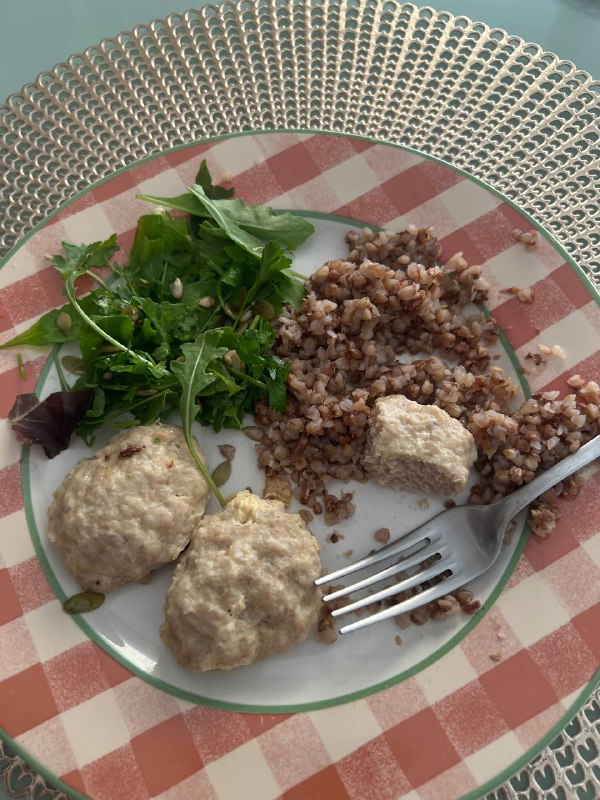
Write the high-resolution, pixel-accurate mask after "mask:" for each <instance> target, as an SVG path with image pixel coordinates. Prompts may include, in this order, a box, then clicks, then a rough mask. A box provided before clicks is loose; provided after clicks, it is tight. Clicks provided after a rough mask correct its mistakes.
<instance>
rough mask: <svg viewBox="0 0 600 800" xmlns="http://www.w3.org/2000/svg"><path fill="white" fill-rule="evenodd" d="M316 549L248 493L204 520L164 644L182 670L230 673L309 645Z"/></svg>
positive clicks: (179, 577)
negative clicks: (262, 659) (276, 654)
mask: <svg viewBox="0 0 600 800" xmlns="http://www.w3.org/2000/svg"><path fill="white" fill-rule="evenodd" d="M320 574H321V564H320V561H319V543H318V542H317V540H316V539H315V538H314V536H313V535H312V534H311V533H310V531H309V530H308V528H307V527H306V525H305V524H304V522H303V521H302V518H301V517H300V515H299V514H289V513H287V512H286V511H285V509H284V507H283V505H282V503H280V502H279V501H277V500H275V501H272V500H263V499H262V498H259V497H257V496H256V495H253V494H252V493H251V492H247V491H245V492H240V493H239V494H237V495H236V496H235V497H234V498H233V499H232V500H231V501H230V502H229V503H228V504H227V505H226V506H225V508H223V509H222V510H221V511H220V512H219V513H218V514H214V515H213V516H209V517H206V518H205V519H203V520H202V522H201V523H200V524H199V525H198V527H197V528H196V530H195V531H194V534H193V536H192V543H191V545H190V548H189V550H188V551H187V552H186V553H185V555H184V556H183V558H182V560H181V562H180V563H179V564H178V565H177V567H176V569H175V576H174V578H173V583H172V585H171V588H170V589H169V591H168V592H167V600H166V604H165V620H166V621H165V623H164V624H163V626H162V628H161V631H160V632H161V636H162V639H163V641H164V642H165V644H167V645H168V647H170V648H171V650H172V651H173V653H174V654H175V657H176V658H177V661H178V662H179V663H180V664H181V666H183V667H188V668H189V669H192V670H194V671H195V672H205V671H207V670H210V669H233V668H234V667H241V666H244V665H245V664H250V663H252V662H253V661H255V660H256V659H259V658H265V657H266V656H268V655H271V654H272V653H280V652H282V651H283V650H288V649H289V648H290V647H293V646H294V645H295V644H299V643H300V642H302V641H304V640H305V639H306V638H307V636H308V635H309V633H310V631H311V629H312V628H313V626H314V625H315V624H316V622H317V617H318V614H319V609H320V608H321V592H320V591H319V589H318V588H317V587H316V586H315V584H314V582H315V580H316V579H317V578H318V577H319V575H320Z"/></svg>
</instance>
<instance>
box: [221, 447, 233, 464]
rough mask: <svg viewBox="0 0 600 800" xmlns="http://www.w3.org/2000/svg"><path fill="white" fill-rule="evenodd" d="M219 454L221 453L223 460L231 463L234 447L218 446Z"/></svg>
mask: <svg viewBox="0 0 600 800" xmlns="http://www.w3.org/2000/svg"><path fill="white" fill-rule="evenodd" d="M219 453H221V455H222V456H223V458H226V459H227V460H228V461H231V460H232V459H233V457H234V455H235V447H234V446H233V445H232V444H220V445H219Z"/></svg>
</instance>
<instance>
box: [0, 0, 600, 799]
mask: <svg viewBox="0 0 600 800" xmlns="http://www.w3.org/2000/svg"><path fill="white" fill-rule="evenodd" d="M599 88H600V85H599V84H598V83H595V82H594V81H593V80H592V78H591V77H590V76H589V75H588V74H587V73H585V72H582V71H581V70H578V69H577V68H576V67H575V66H574V65H573V64H571V63H570V62H566V61H561V60H560V59H559V58H558V57H557V56H555V55H553V54H552V53H547V52H544V51H543V50H542V49H541V48H540V47H539V46H538V45H535V44H527V43H525V42H524V41H523V40H522V39H520V38H518V37H516V36H510V35H509V34H507V33H506V32H505V31H502V30H499V29H490V28H489V27H487V26H486V25H484V24H482V23H477V22H472V21H471V20H469V19H467V18H466V17H455V16H453V15H451V14H449V13H446V12H443V11H435V10H433V9H431V8H427V7H419V8H418V7H415V6H413V5H410V4H399V3H396V2H391V1H390V0H351V1H350V2H334V1H333V0H332V1H331V2H329V1H328V0H311V1H310V2H309V0H305V2H302V0H255V2H239V3H236V4H233V3H228V2H227V3H222V4H220V5H207V6H203V7H202V8H201V9H199V10H191V11H189V12H187V13H186V14H181V15H173V16H170V17H168V18H167V19H165V20H155V21H154V22H152V23H150V24H148V25H140V26H138V27H137V28H135V29H134V30H133V31H131V32H128V33H123V34H121V35H119V36H118V37H116V38H115V39H107V40H104V41H103V42H101V43H100V44H99V45H97V46H95V47H91V48H89V49H88V50H86V51H85V53H83V54H80V55H77V56H73V57H71V58H70V59H69V60H68V62H67V63H65V64H59V65H57V66H56V67H55V68H54V69H52V70H51V71H50V72H46V73H43V74H42V75H40V76H39V77H38V79H37V80H36V81H35V83H32V84H28V85H27V86H25V87H24V88H23V89H22V90H21V91H20V92H18V93H17V94H14V95H12V96H11V97H9V98H8V101H7V103H6V105H5V106H3V107H1V108H0V141H1V144H0V152H1V153H2V159H3V162H4V169H3V170H2V173H1V174H0V217H1V218H2V219H3V226H2V231H1V235H0V255H5V254H6V253H7V252H9V250H10V248H11V247H12V246H13V245H14V244H16V243H17V242H18V241H19V240H20V239H21V238H22V237H23V236H24V235H25V234H26V233H27V232H28V231H30V230H31V229H32V227H33V226H34V225H36V224H37V223H39V222H41V221H42V220H43V219H44V218H45V217H46V216H47V214H48V213H49V212H51V211H53V210H54V209H55V208H56V207H57V206H58V205H59V204H60V203H62V202H64V201H65V200H67V199H68V198H69V197H72V196H73V195H74V194H75V193H76V192H78V191H80V190H82V189H84V188H86V187H87V186H89V185H90V183H92V182H94V181H95V180H97V179H99V178H102V177H105V176H106V175H109V174H110V173H111V172H113V171H114V170H115V169H118V168H119V167H122V166H124V165H127V164H131V163H132V162H134V161H136V160H137V159H139V158H141V157H143V156H146V155H149V154H152V153H156V152H159V151H161V150H164V149H166V148H170V147H175V146H178V145H182V144H187V143H190V142H193V141H195V140H198V139H202V138H204V137H208V136H219V135H223V134H228V133H233V132H236V131H242V130H265V129H307V130H325V131H340V132H345V133H354V134H360V135H363V136H371V137H376V138H380V139H382V140H385V141H390V142H394V143H399V144H403V145H408V146H411V147H414V148H418V149H419V150H421V151H423V152H425V153H430V154H432V155H434V156H437V157H438V158H442V159H445V160H446V161H448V162H450V163H452V164H454V165H456V166H459V167H462V168H463V169H465V170H467V171H469V172H470V173H472V174H473V175H475V176H477V177H478V178H480V179H482V180H484V181H486V182H488V183H489V184H490V185H491V186H493V187H494V188H496V189H498V190H499V191H501V192H502V193H503V194H505V195H506V196H507V197H509V198H510V199H512V200H514V201H515V202H517V203H518V204H519V205H520V206H521V207H522V208H523V209H525V210H526V211H528V212H529V213H531V214H532V215H533V216H535V218H536V219H538V220H539V221H540V222H541V223H542V224H543V225H545V227H546V228H547V229H548V230H549V231H551V232H552V234H553V235H554V236H555V238H556V239H557V240H558V241H559V242H560V244H562V245H563V246H564V247H565V249H566V250H567V251H568V252H569V253H570V254H571V256H572V257H573V259H574V260H575V261H576V262H577V263H578V264H579V265H580V266H581V267H582V268H583V269H584V270H585V272H586V273H587V275H588V276H589V277H590V278H591V280H592V281H593V282H594V284H595V285H596V287H597V288H598V286H600V232H599V231H598V226H597V221H598V219H599V218H600V202H599V193H598V169H599V166H600V140H599V136H598V120H599V118H600V100H599V95H598V89H599ZM599 743H600V695H599V694H598V692H596V694H595V696H593V697H592V698H590V700H589V702H588V703H587V705H586V706H585V707H584V708H583V709H582V711H581V712H580V713H579V714H578V715H577V716H576V717H574V719H573V720H572V721H571V722H570V723H569V724H568V725H567V726H566V728H565V730H564V731H563V733H562V734H561V735H560V736H558V737H557V738H556V739H555V741H554V742H552V743H551V744H550V745H549V746H548V747H546V748H545V749H544V751H543V752H542V753H541V755H540V756H539V757H538V758H537V759H535V760H534V761H533V762H532V763H531V764H530V765H529V766H528V767H527V768H526V769H524V770H522V771H521V772H519V773H518V774H517V775H515V776H513V777H512V778H511V779H510V780H509V781H507V782H506V783H505V784H504V785H503V786H501V787H499V788H498V789H497V790H496V791H495V792H493V793H492V794H490V795H488V798H489V800H492V799H493V800H504V799H505V798H519V800H521V799H523V800H524V799H525V798H532V797H537V796H543V797H556V798H558V797H580V798H582V800H583V798H595V797H598V796H600V768H599V767H598V760H599ZM2 782H4V784H5V788H6V791H7V792H8V794H9V796H10V797H19V798H27V799H28V800H34V799H35V800H58V799H59V798H60V799H61V800H64V798H65V795H64V793H63V792H60V791H57V790H54V789H52V788H51V787H50V786H47V785H46V784H45V783H44V781H43V780H42V779H41V778H40V777H39V776H36V775H35V773H34V772H32V771H31V770H30V769H29V768H28V767H27V765H25V764H24V763H23V761H22V760H21V759H20V758H19V757H17V756H15V754H14V752H12V751H11V749H10V746H9V745H7V744H4V745H3V744H2V743H1V742H0V786H2Z"/></svg>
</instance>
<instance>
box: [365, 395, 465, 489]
mask: <svg viewBox="0 0 600 800" xmlns="http://www.w3.org/2000/svg"><path fill="white" fill-rule="evenodd" d="M476 457H477V448H476V447H475V440H474V439H473V436H472V435H471V433H470V432H469V431H468V430H467V429H466V428H464V427H463V426H462V425H461V424H460V422H459V421H458V420H457V419H453V418H452V417H451V416H450V415H449V414H448V413H447V412H446V411H444V410H443V409H441V408H438V407H437V406H429V405H421V404H420V403H415V402H414V401H413V400H408V399H407V398H406V397H403V396H402V395H389V396H388V397H382V398H380V399H379V400H377V402H376V403H375V408H374V409H373V413H372V414H371V418H370V420H369V433H368V442H367V449H366V451H365V455H364V459H363V463H364V466H365V469H366V470H367V472H368V473H369V475H370V476H371V477H372V478H374V479H375V480H376V481H378V482H379V483H382V484H383V485H384V486H393V487H395V488H396V489H403V488H406V487H410V488H414V489H425V490H427V489H429V490H430V491H432V492H437V493H438V494H441V495H445V496H449V495H453V494H457V492H460V491H461V490H462V489H464V488H465V486H466V485H467V481H468V479H469V470H470V469H471V466H472V464H473V462H474V461H475V459H476Z"/></svg>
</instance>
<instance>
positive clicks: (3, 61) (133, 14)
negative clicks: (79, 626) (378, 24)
mask: <svg viewBox="0 0 600 800" xmlns="http://www.w3.org/2000/svg"><path fill="white" fill-rule="evenodd" d="M419 4H420V5H431V6H433V7H434V8H436V9H444V10H446V11H450V12H451V13H453V14H464V15H465V16H467V17H470V18H471V19H473V20H479V21H482V22H485V23H486V24H488V25H490V26H491V27H497V28H503V29H504V30H506V31H508V32H509V33H512V34H516V35H518V36H521V37H522V38H523V39H525V40H526V41H528V42H536V43H537V44H539V45H541V46H542V47H543V48H544V49H545V50H550V51H552V52H554V53H556V54H557V55H559V56H560V57H561V58H564V59H566V60H568V61H572V62H573V63H574V64H576V65H577V66H578V67H579V68H580V69H584V70H586V71H587V72H590V73H591V74H592V75H593V76H594V77H595V78H597V79H600V0H441V2H440V1H438V0H434V1H433V2H429V3H427V2H423V3H419ZM193 5H194V4H193V2H192V0H183V2H179V1H178V0H12V2H11V1H10V0H0V100H2V101H3V100H4V98H6V97H8V95H9V94H11V93H12V92H16V91H18V90H19V89H20V88H21V86H23V85H24V84H25V83H28V82H30V81H33V80H34V79H35V78H36V76H37V75H38V74H39V73H40V72H43V71H44V70H47V69H50V68H51V67H52V66H54V64H56V63H58V62H59V61H64V60H65V59H66V58H68V56H69V55H71V54H73V53H79V52H81V51H82V50H85V48H86V47H88V46H90V45H93V44H97V43H98V42H99V41H100V40H101V39H103V38H105V37H111V36H115V35H116V34H118V33H120V32H121V31H125V30H130V29H131V28H133V27H134V26H135V25H137V24H140V23H144V22H149V21H150V20H152V19H155V18H156V17H165V16H168V15H169V14H171V13H176V12H183V11H186V10H187V9H188V8H190V7H192V6H193ZM197 5H202V3H198V4H197ZM0 800H8V798H7V795H6V794H5V793H4V791H3V788H2V785H1V784H0Z"/></svg>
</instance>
